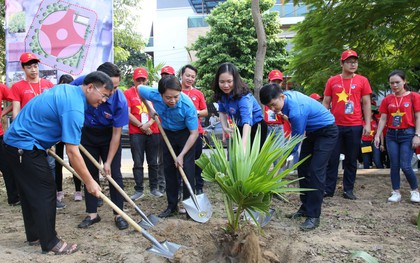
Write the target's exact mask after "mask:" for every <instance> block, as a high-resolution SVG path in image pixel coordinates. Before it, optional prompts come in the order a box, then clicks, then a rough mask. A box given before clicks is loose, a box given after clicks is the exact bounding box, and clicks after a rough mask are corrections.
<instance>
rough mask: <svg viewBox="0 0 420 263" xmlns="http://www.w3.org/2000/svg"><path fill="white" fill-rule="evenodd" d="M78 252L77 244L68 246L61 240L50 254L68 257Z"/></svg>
mask: <svg viewBox="0 0 420 263" xmlns="http://www.w3.org/2000/svg"><path fill="white" fill-rule="evenodd" d="M76 251H77V244H71V245H70V244H67V242H65V241H63V240H60V241H58V243H57V244H56V245H55V246H54V247H53V248H52V249H51V250H50V251H49V252H52V253H54V255H68V254H72V253H74V252H76ZM49 252H48V253H49Z"/></svg>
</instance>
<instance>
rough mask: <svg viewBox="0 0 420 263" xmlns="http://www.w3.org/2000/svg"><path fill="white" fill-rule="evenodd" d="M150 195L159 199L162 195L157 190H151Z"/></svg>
mask: <svg viewBox="0 0 420 263" xmlns="http://www.w3.org/2000/svg"><path fill="white" fill-rule="evenodd" d="M150 195H151V196H155V197H161V196H163V194H162V193H161V192H159V190H158V189H153V190H152V191H150Z"/></svg>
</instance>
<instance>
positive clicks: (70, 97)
mask: <svg viewBox="0 0 420 263" xmlns="http://www.w3.org/2000/svg"><path fill="white" fill-rule="evenodd" d="M86 108H87V101H86V96H85V94H84V92H83V90H82V89H81V88H80V87H77V86H73V85H69V84H62V85H56V86H54V87H53V88H51V89H47V90H45V91H44V92H43V93H42V94H40V95H38V96H36V97H35V98H33V99H31V100H30V101H29V102H28V104H26V105H25V107H23V108H22V110H21V111H20V112H19V114H18V115H17V116H16V119H15V120H14V121H13V122H12V124H11V125H10V127H9V129H8V130H7V132H6V134H5V135H4V141H5V143H6V144H8V145H10V146H13V147H16V148H20V149H24V150H32V149H33V148H34V146H36V147H37V148H38V149H43V150H46V149H49V148H51V147H52V146H53V145H54V144H56V143H57V142H59V141H62V142H64V143H69V144H74V145H79V144H80V138H81V133H82V127H83V121H84V111H85V109H86Z"/></svg>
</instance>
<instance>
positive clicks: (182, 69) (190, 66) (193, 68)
mask: <svg viewBox="0 0 420 263" xmlns="http://www.w3.org/2000/svg"><path fill="white" fill-rule="evenodd" d="M187 68H189V69H191V70H192V71H194V72H195V74H197V73H198V71H197V68H196V67H194V66H193V65H191V64H187V65H185V66H183V67H182V68H181V76H182V75H183V74H184V72H185V70H186V69H187Z"/></svg>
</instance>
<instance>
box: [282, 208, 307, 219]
mask: <svg viewBox="0 0 420 263" xmlns="http://www.w3.org/2000/svg"><path fill="white" fill-rule="evenodd" d="M286 217H287V218H290V219H298V218H301V217H306V215H305V213H304V212H303V211H301V210H298V211H297V212H295V213H292V214H288V215H286Z"/></svg>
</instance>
